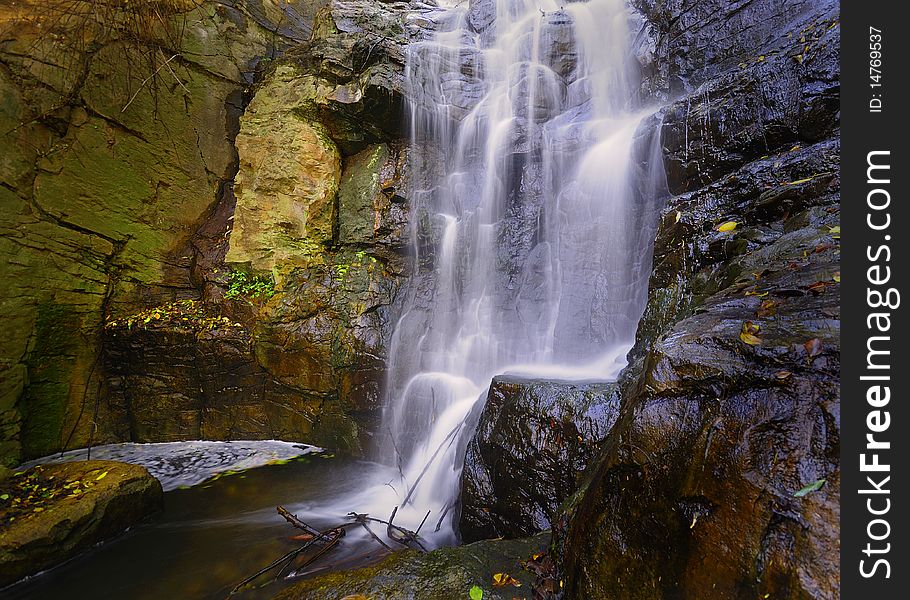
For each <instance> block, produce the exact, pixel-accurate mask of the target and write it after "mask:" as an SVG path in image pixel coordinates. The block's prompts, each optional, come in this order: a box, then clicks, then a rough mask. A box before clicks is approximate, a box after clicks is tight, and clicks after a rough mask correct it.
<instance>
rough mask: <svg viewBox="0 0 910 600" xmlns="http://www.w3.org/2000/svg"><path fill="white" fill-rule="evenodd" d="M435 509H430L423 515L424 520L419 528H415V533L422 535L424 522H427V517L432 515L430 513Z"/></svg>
mask: <svg viewBox="0 0 910 600" xmlns="http://www.w3.org/2000/svg"><path fill="white" fill-rule="evenodd" d="M431 512H433V511H430V510H428V511H427V514H425V515H424V516H423V521H421V522H420V525H418V526H417V529H415V530H414V535H415V536H416V535H420V528H421V527H423V524H424V523H426V522H427V518H428V517H429V516H430V513H431Z"/></svg>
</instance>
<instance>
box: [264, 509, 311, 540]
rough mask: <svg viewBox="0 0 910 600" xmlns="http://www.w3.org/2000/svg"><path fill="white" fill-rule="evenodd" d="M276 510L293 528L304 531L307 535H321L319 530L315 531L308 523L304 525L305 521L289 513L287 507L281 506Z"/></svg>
mask: <svg viewBox="0 0 910 600" xmlns="http://www.w3.org/2000/svg"><path fill="white" fill-rule="evenodd" d="M275 510H277V511H278V514H279V515H281V516H282V517H284V519H285V520H286V521H287V522H288V523H290V524H291V525H292V526H293V527H296V528H297V529H302V530H303V531H306V532H307V533H311V534H313V535H320V532H319V530H318V529H315V528H314V527H310V526H309V525H307V524H306V523H304V522H303V521H301V520H300V519H298V518H297V517H296V516H295V515H292V514H291V513H290V512H288V509H286V508H285V507H283V506H280V505H279V506H277V507H276V508H275Z"/></svg>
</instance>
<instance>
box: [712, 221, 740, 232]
mask: <svg viewBox="0 0 910 600" xmlns="http://www.w3.org/2000/svg"><path fill="white" fill-rule="evenodd" d="M737 225H739V223H737V222H736V221H726V222H724V223H721V224H720V225H718V226H717V228H716V229H717V231H720V232H721V233H726V232H727V231H733V230H734V229H736V226H737Z"/></svg>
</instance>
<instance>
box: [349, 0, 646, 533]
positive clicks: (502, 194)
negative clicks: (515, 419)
mask: <svg viewBox="0 0 910 600" xmlns="http://www.w3.org/2000/svg"><path fill="white" fill-rule="evenodd" d="M472 6H473V5H472ZM487 8H490V9H493V8H495V14H491V12H490V11H485V10H484V9H483V8H482V7H480V6H479V3H478V5H477V6H474V8H473V9H472V8H470V7H469V6H468V3H467V2H461V3H459V4H457V5H455V6H453V7H448V8H444V9H441V10H439V11H437V12H435V13H432V15H431V17H432V21H433V23H434V25H435V31H434V33H433V35H432V36H430V37H429V38H428V39H425V40H422V41H418V42H415V43H413V44H412V45H411V47H410V50H409V57H408V70H407V82H408V89H409V99H410V122H411V136H412V137H411V147H412V168H413V181H414V182H415V183H414V187H415V188H416V189H415V190H414V191H413V192H412V202H413V204H412V227H411V230H412V240H411V241H412V247H413V248H414V253H415V257H414V258H415V272H414V274H413V276H412V278H411V281H410V285H409V287H408V290H407V297H406V299H405V301H404V303H403V310H402V312H401V315H400V318H399V319H398V321H397V323H396V326H395V328H394V333H393V337H392V342H391V348H390V360H389V374H388V385H387V388H388V390H387V404H386V408H385V413H384V418H383V434H384V442H383V444H382V449H381V462H383V463H384V464H387V465H394V470H393V471H392V473H391V475H390V473H389V472H383V473H381V474H380V475H379V476H378V478H377V480H376V482H375V485H367V486H366V491H364V492H361V493H359V494H357V495H356V497H355V498H350V499H348V500H349V501H350V502H351V503H356V504H357V505H358V511H359V512H369V513H371V514H378V515H383V516H384V515H387V514H389V512H390V511H391V509H392V508H393V507H395V506H398V507H400V508H399V510H398V513H397V515H396V522H397V523H399V524H401V525H404V526H406V527H408V528H410V529H416V528H417V527H418V526H419V525H420V524H421V523H422V522H423V520H424V518H425V517H426V515H427V513H429V514H430V517H429V519H428V521H427V523H425V524H424V526H423V528H422V529H421V535H422V536H423V537H425V538H427V539H429V540H430V542H431V543H433V544H434V545H438V544H446V543H451V542H453V541H455V539H456V534H455V518H456V516H457V513H458V509H457V501H458V496H459V487H460V482H459V478H460V471H461V466H462V461H463V456H464V447H465V443H466V441H467V439H468V438H469V437H470V435H471V434H472V432H473V429H474V426H475V425H476V415H477V410H476V409H477V408H478V407H480V406H482V404H481V403H482V402H483V398H485V396H486V389H487V387H488V386H489V384H490V381H491V379H492V377H493V376H495V375H497V374H501V373H525V374H528V375H529V376H534V377H546V378H551V379H560V380H565V379H588V380H599V381H609V380H612V379H614V378H615V377H616V375H617V373H618V372H619V370H620V369H621V368H622V367H623V366H624V364H625V355H626V353H627V351H628V350H629V348H630V347H631V345H632V342H633V340H634V335H635V329H636V326H637V322H638V319H639V318H640V316H641V313H642V311H643V309H644V304H645V299H646V294H647V279H648V275H649V271H650V254H651V241H652V240H653V231H654V229H653V228H654V221H655V215H656V213H657V195H658V194H656V193H655V190H656V189H657V184H656V182H657V181H659V176H660V175H661V174H662V165H661V164H660V163H661V161H660V160H656V161H649V160H648V159H649V158H651V157H652V156H651V155H650V154H649V152H653V151H654V150H657V151H659V148H657V147H656V144H653V143H652V142H651V141H645V142H642V141H641V140H642V139H646V140H653V139H654V138H656V137H658V136H640V135H638V132H639V130H640V125H641V124H642V122H643V119H644V118H645V117H646V116H648V115H649V114H651V113H652V112H653V111H647V110H642V109H640V107H638V106H637V105H636V102H635V101H634V98H635V97H636V95H637V94H636V90H637V87H638V85H639V76H638V73H637V71H636V70H635V68H634V61H633V59H632V57H631V52H630V43H629V39H628V38H629V28H630V27H629V18H630V15H629V12H628V9H627V6H626V3H625V2H624V0H589V1H588V2H559V1H555V0H496V1H495V3H493V2H490V3H488V4H487ZM656 156H659V155H656ZM651 163H653V164H656V165H659V166H658V167H656V168H651V167H649V164H651ZM658 171H659V172H658Z"/></svg>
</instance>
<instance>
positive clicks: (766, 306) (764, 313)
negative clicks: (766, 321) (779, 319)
mask: <svg viewBox="0 0 910 600" xmlns="http://www.w3.org/2000/svg"><path fill="white" fill-rule="evenodd" d="M776 313H777V302H775V301H774V300H772V299H770V298H767V299H765V300H762V303H761V304H760V305H759V307H758V312H757V313H756V314H757V315H758V316H759V317H770V316H772V315H774V314H776Z"/></svg>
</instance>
